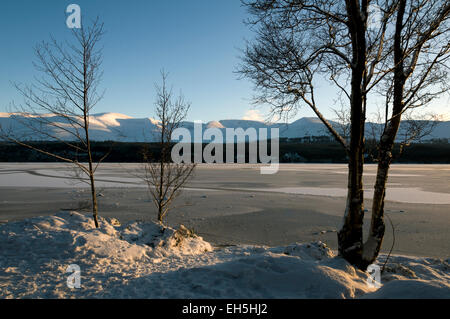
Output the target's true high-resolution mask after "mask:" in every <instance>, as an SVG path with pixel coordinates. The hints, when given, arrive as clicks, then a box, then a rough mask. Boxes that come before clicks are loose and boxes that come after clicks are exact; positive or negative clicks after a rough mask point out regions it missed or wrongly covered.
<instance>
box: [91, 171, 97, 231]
mask: <svg viewBox="0 0 450 319" xmlns="http://www.w3.org/2000/svg"><path fill="white" fill-rule="evenodd" d="M89 171H90V172H92V163H91V162H90V163H89ZM89 178H90V180H91V195H92V217H93V218H94V223H95V228H98V204H97V193H96V191H95V183H94V175H93V174H92V173H90V174H89Z"/></svg>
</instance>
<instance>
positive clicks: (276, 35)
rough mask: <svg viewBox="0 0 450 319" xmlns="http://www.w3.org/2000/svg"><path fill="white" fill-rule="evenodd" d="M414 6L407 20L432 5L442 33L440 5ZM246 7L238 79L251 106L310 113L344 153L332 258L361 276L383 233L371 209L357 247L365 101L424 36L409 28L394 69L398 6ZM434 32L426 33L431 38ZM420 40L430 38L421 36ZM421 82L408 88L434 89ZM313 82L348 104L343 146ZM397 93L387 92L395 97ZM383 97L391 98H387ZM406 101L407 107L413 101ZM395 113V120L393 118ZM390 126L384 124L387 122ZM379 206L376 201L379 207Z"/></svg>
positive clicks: (363, 2)
mask: <svg viewBox="0 0 450 319" xmlns="http://www.w3.org/2000/svg"><path fill="white" fill-rule="evenodd" d="M416 2H417V3H419V4H418V5H417V6H416V9H415V10H416V11H413V12H417V11H419V12H421V13H422V14H426V10H424V7H423V3H433V5H436V6H437V7H438V6H439V4H440V5H441V7H442V8H443V10H441V11H439V10H438V11H439V12H440V13H436V12H437V11H436V12H435V13H432V14H431V15H430V18H429V19H428V22H430V25H431V26H432V28H431V29H433V28H437V26H439V25H441V22H442V21H443V19H444V18H445V17H446V14H447V13H446V10H445V7H446V3H445V1H431V0H430V1H428V0H421V1H419V0H418V1H416ZM244 4H245V5H246V6H247V7H248V9H249V12H250V13H251V15H252V18H251V19H250V20H249V21H248V22H249V24H250V26H251V27H252V28H254V29H255V31H256V35H257V36H256V39H255V40H254V41H253V42H252V43H248V45H247V48H246V49H245V51H244V54H243V65H242V66H241V67H240V70H239V71H240V73H241V74H242V75H243V76H245V77H247V78H250V79H251V80H252V81H253V82H254V83H255V86H256V89H257V90H258V92H259V93H260V94H259V95H258V96H257V98H256V99H255V102H256V103H267V104H269V105H272V111H273V112H275V113H285V112H290V111H291V110H295V109H297V108H298V107H301V106H302V105H305V106H307V107H309V108H311V109H312V110H313V111H314V112H315V114H316V115H317V117H318V118H319V119H320V120H321V121H322V122H323V124H324V125H325V126H326V127H327V128H328V130H329V131H330V134H331V135H332V136H334V138H335V139H336V141H337V142H338V143H340V144H341V145H342V147H343V148H344V149H345V151H346V152H347V156H348V158H349V165H348V183H347V185H348V193H347V204H346V208H345V213H344V221H343V225H342V227H341V229H340V231H339V232H338V250H339V254H340V255H341V256H343V257H344V258H345V259H346V260H348V261H349V262H350V263H352V264H354V265H356V266H358V267H359V268H361V269H365V268H366V267H367V266H368V265H369V264H370V263H371V262H372V261H373V260H374V258H373V257H374V256H375V258H376V256H377V255H378V252H379V249H378V250H377V249H374V247H376V246H377V245H378V244H379V243H380V236H381V238H382V234H381V233H382V232H384V228H383V229H382V231H381V228H382V227H381V225H383V227H384V224H381V223H380V218H379V216H380V215H379V214H378V213H376V211H379V210H378V209H375V208H374V210H373V212H375V213H373V215H372V226H371V229H372V230H371V235H370V237H371V238H369V241H368V242H366V243H363V232H362V229H363V227H362V226H363V217H364V187H363V168H364V146H365V124H366V113H367V99H368V95H369V93H371V92H373V93H374V94H375V93H376V91H375V90H376V89H377V88H379V87H380V85H381V84H382V83H385V82H383V81H389V80H388V79H389V75H392V74H394V75H393V76H392V78H393V80H392V81H393V82H391V83H397V82H398V81H399V80H395V69H396V68H398V66H399V62H398V61H400V60H402V59H405V57H406V55H407V56H408V57H414V53H413V52H419V53H420V52H423V48H424V46H423V45H417V44H413V42H416V43H421V42H422V41H423V40H419V41H418V42H417V41H413V38H414V37H415V34H422V32H423V30H427V29H426V28H424V29H423V30H422V31H419V30H418V29H416V30H414V31H412V30H410V29H409V27H407V29H408V33H407V34H405V35H404V37H405V38H404V39H403V41H404V42H403V43H404V44H406V45H410V46H412V48H414V50H412V51H410V52H405V51H402V52H403V53H405V54H406V55H403V58H400V60H398V61H397V62H396V63H392V61H394V60H395V54H394V52H395V50H394V49H393V48H394V43H395V38H394V37H392V36H390V32H391V30H392V29H395V24H396V21H397V20H398V18H397V17H396V15H398V13H399V12H400V11H401V10H400V8H401V1H399V0H372V1H371V0H345V1H344V0H252V1H244ZM375 6H377V8H379V14H380V16H379V21H378V24H377V25H376V26H375V27H374V26H373V25H369V22H368V21H369V18H370V15H371V14H372V13H371V12H372V10H371V9H372V8H373V7H375ZM447 6H448V5H447ZM413 12H412V13H413ZM416 18H417V16H414V15H413V16H411V18H410V19H411V21H415V22H416V23H417V21H416V20H415V19H416ZM400 23H401V22H400ZM393 25H394V28H393ZM422 26H423V25H422ZM431 29H430V30H431ZM414 32H418V33H414ZM433 32H434V31H431V35H430V37H431V38H432V37H433V34H434V33H433ZM425 34H430V32H428V31H426V32H425ZM446 34H447V42H446V43H444V47H445V45H447V46H448V33H446ZM418 38H422V36H418ZM408 39H409V40H408ZM410 40H411V42H410ZM444 51H445V50H444ZM439 52H440V51H439ZM410 54H411V55H410ZM438 55H440V54H438ZM440 58H442V56H440ZM440 58H438V61H439V59H440ZM412 60H415V59H414V58H413V59H412ZM424 65H425V64H424ZM423 75H424V80H423V81H420V80H418V81H419V82H417V80H416V79H415V80H414V81H415V82H416V83H420V82H426V83H428V84H429V85H432V84H433V80H432V79H431V78H430V73H429V72H426V71H425V72H424V73H423ZM318 78H326V79H329V80H330V82H331V83H332V84H333V85H334V86H336V87H337V88H338V89H339V90H340V91H341V92H342V94H343V95H344V96H345V97H347V102H348V106H349V107H348V108H349V113H350V138H349V141H348V142H347V139H346V138H345V137H344V136H342V135H341V134H340V132H339V131H338V129H337V128H335V127H333V125H332V124H331V123H330V122H329V121H328V120H327V119H326V118H325V117H324V116H323V114H322V113H321V112H320V110H319V107H320V106H319V105H318V104H317V102H316V92H315V85H316V82H317V79H318ZM419 78H420V77H419ZM392 85H394V84H392ZM397 85H399V84H397ZM400 86H401V85H400ZM416 86H417V84H416V85H412V86H411V87H410V88H411V93H414V92H415V89H414V88H415V87H416ZM398 90H399V89H398V88H393V89H392V94H393V96H395V94H394V92H396V91H398ZM384 93H385V95H387V96H390V94H389V92H388V94H386V92H384ZM403 93H404V92H403ZM403 93H402V94H403ZM435 93H436V94H438V92H435ZM397 94H398V92H397ZM402 94H401V95H402ZM413 95H414V94H413ZM427 96H428V97H429V95H424V96H423V98H422V99H420V100H421V101H422V102H426V101H427ZM416 97H417V96H416ZM409 100H410V102H412V101H416V100H417V99H416V98H411V99H409ZM397 113H398V112H394V115H395V114H397ZM393 118H394V117H392V118H391V119H390V118H387V120H390V122H392V119H393ZM397 120H400V117H399V116H396V117H395V121H397ZM386 122H387V121H386ZM399 123H400V122H398V124H399ZM393 124H394V123H393ZM395 124H396V123H395ZM390 125H391V124H388V126H390ZM395 126H396V125H395ZM397 129H398V127H397ZM393 132H394V133H392V132H391V133H387V135H389V139H388V140H386V137H385V138H384V140H385V141H386V142H387V145H389V147H388V149H387V151H388V152H389V153H390V149H391V145H393V143H394V141H395V136H396V132H397V130H395V129H394V130H393ZM382 144H383V143H382V142H380V149H382V148H384V149H386V145H382ZM379 157H380V156H379ZM381 157H382V156H381ZM381 157H380V158H381ZM388 166H389V165H387V167H388ZM385 173H387V171H385ZM382 174H384V173H383V172H382V170H379V176H378V177H377V185H376V188H377V187H379V189H380V190H382V191H381V192H380V193H381V194H382V196H381V197H382V198H383V199H382V201H383V203H384V193H385V188H386V183H385V181H386V178H387V176H386V178H385V177H384V176H381V175H382ZM377 196H378V195H377ZM381 203H382V202H381V201H379V204H380V205H381ZM377 231H378V233H377ZM374 238H376V239H374ZM375 242H376V243H377V245H375V244H374V243H375ZM378 248H379V247H378Z"/></svg>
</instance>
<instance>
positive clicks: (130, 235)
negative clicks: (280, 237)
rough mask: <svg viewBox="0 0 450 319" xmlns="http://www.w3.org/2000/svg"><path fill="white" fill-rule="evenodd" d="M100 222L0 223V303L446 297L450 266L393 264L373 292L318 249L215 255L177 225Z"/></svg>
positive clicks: (249, 249) (72, 218)
mask: <svg viewBox="0 0 450 319" xmlns="http://www.w3.org/2000/svg"><path fill="white" fill-rule="evenodd" d="M100 224H101V225H100V226H101V227H100V228H99V229H95V227H94V225H93V221H92V219H91V218H89V217H86V216H84V215H82V214H79V213H77V212H63V213H59V214H57V215H55V216H49V217H37V218H32V219H28V220H24V221H20V222H10V223H7V224H4V225H1V226H0V298H450V266H449V262H450V259H447V260H439V259H433V258H417V257H406V256H393V257H391V258H390V260H389V262H388V264H387V267H386V271H385V272H384V273H383V274H382V277H381V282H382V287H381V288H379V289H377V288H373V287H371V286H369V285H368V284H367V278H368V274H366V273H364V272H362V271H359V270H356V269H355V268H354V267H352V266H351V265H349V264H348V263H347V262H345V261H344V260H343V259H341V258H339V257H336V256H335V254H334V252H333V251H332V250H330V249H329V248H328V247H326V245H325V244H323V243H320V242H318V243H310V244H293V245H290V246H287V247H275V248H268V247H256V246H244V245H240V246H233V247H227V248H220V249H219V248H214V247H212V246H211V245H210V244H209V243H207V242H205V241H204V240H203V239H202V238H201V237H198V236H196V235H195V234H193V233H192V232H191V231H190V230H188V229H186V228H184V227H180V229H178V230H174V229H171V228H166V229H163V228H161V227H160V226H159V225H157V224H153V223H141V222H135V223H131V224H129V225H120V223H119V222H118V221H117V220H114V219H108V220H106V219H103V218H101V220H100ZM382 259H383V256H382V257H381V260H380V264H381V263H382V262H383V260H382ZM71 264H76V265H78V266H79V267H80V270H81V287H80V288H78V289H77V288H69V287H68V286H67V278H68V277H69V276H70V275H71V274H72V272H66V270H67V268H68V266H69V265H71Z"/></svg>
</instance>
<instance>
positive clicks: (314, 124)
mask: <svg viewBox="0 0 450 319" xmlns="http://www.w3.org/2000/svg"><path fill="white" fill-rule="evenodd" d="M44 119H45V122H42V120H38V118H37V117H32V116H31V117H30V116H26V117H25V116H23V115H21V114H12V113H0V126H1V128H2V130H3V131H9V132H13V134H14V135H15V136H17V137H19V138H21V139H30V140H51V138H50V136H56V137H58V139H62V140H73V139H74V133H75V130H74V128H73V127H72V126H71V125H70V123H69V121H68V120H67V119H64V118H62V117H60V116H56V115H54V114H46V115H45V116H44ZM331 123H332V124H333V125H334V126H335V127H336V128H339V125H338V124H337V123H335V122H332V121H331ZM201 126H202V130H203V132H204V131H205V130H206V129H208V128H215V129H219V130H220V131H221V132H222V134H223V136H224V137H225V136H226V129H227V128H228V129H237V128H242V129H244V130H248V129H251V128H254V129H255V130H256V132H258V131H259V129H260V128H267V129H268V133H269V136H270V129H271V128H278V129H279V134H280V137H282V138H283V137H284V138H304V137H317V136H328V135H329V134H328V131H327V129H326V127H325V126H324V125H323V124H322V122H321V121H320V120H319V119H318V118H312V117H304V118H301V119H299V120H297V121H295V122H292V123H273V124H270V123H264V122H259V121H249V120H220V121H211V122H208V123H202V125H201ZM31 127H35V128H39V129H40V130H41V131H44V132H48V134H36V132H35V131H34V130H32V129H31ZM158 127H159V122H158V121H157V120H154V119H152V118H133V117H130V116H127V115H124V114H119V113H101V114H94V115H91V117H90V133H89V134H90V136H91V139H92V140H96V141H106V140H114V141H122V142H150V141H155V140H156V139H157V137H158V131H159V130H158ZM182 127H184V128H186V129H188V130H189V131H190V133H191V136H192V138H194V127H195V123H194V122H183V124H182ZM366 127H367V132H366V134H367V136H368V137H370V136H372V132H373V131H376V132H381V125H380V124H375V123H368V124H367V125H366ZM404 127H406V125H403V128H404ZM402 132H403V130H402V129H401V130H400V132H399V136H402ZM80 134H81V135H83V132H80ZM433 138H444V139H450V121H447V122H439V123H438V124H437V125H436V126H435V127H434V129H433V131H432V133H431V134H430V135H428V136H426V137H425V138H424V139H425V140H429V139H433Z"/></svg>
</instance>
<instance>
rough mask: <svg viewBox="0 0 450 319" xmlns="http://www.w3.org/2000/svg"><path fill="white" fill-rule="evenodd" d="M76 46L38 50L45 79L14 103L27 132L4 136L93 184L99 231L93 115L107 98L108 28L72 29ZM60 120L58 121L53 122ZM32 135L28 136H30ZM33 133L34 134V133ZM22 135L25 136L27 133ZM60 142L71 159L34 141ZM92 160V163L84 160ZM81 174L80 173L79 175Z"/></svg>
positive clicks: (15, 113)
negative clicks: (102, 88) (102, 86)
mask: <svg viewBox="0 0 450 319" xmlns="http://www.w3.org/2000/svg"><path fill="white" fill-rule="evenodd" d="M72 35H73V39H74V41H73V42H66V43H65V44H61V43H59V42H58V41H56V40H55V39H54V38H52V39H51V41H50V42H42V43H40V44H38V45H37V46H36V48H35V54H36V57H37V62H36V63H35V64H34V66H35V68H36V69H37V70H38V71H39V72H40V73H41V74H42V77H41V78H36V83H35V84H32V85H21V84H15V87H16V88H17V90H18V91H19V92H20V94H21V95H22V97H23V98H24V102H23V104H15V103H12V106H11V109H12V110H11V111H12V113H13V114H12V115H11V117H13V118H14V119H15V121H16V122H17V124H19V125H21V126H22V127H23V128H24V131H22V132H15V131H14V130H11V129H9V128H5V127H2V128H1V137H2V138H3V139H4V140H6V141H10V142H13V143H16V144H18V145H21V146H23V147H26V148H29V149H32V150H34V151H37V152H40V153H42V154H45V155H48V156H51V157H53V158H55V159H58V160H60V161H62V162H66V163H70V164H73V165H74V167H75V169H76V170H78V173H81V174H82V176H80V178H81V180H82V181H86V182H87V183H88V184H89V185H90V189H91V196H92V214H93V218H94V222H95V226H96V227H98V219H97V216H98V204H97V194H96V189H95V178H94V176H95V172H96V170H97V167H98V165H99V163H100V162H101V161H102V160H103V159H104V158H105V157H106V156H107V154H105V155H104V156H103V157H102V158H100V159H98V162H97V163H94V157H93V154H92V149H91V139H90V136H89V128H90V127H89V119H90V118H89V116H90V113H91V111H92V109H93V108H94V107H95V105H96V104H97V103H98V102H99V101H100V99H101V98H102V96H103V94H99V93H98V84H99V81H100V79H101V76H102V71H101V62H102V51H101V48H100V47H99V42H100V41H101V38H102V35H103V24H102V23H100V22H99V20H98V19H97V20H95V21H94V22H93V23H92V24H91V25H90V26H89V27H84V26H82V27H81V28H80V29H72ZM55 116H56V117H57V118H58V120H57V121H55V120H54V118H53V119H52V117H55ZM27 132H28V133H27ZM30 132H31V133H30ZM22 133H23V134H22ZM36 140H41V141H43V140H45V141H58V142H60V143H63V144H64V145H65V146H67V153H66V154H62V155H61V154H56V153H53V152H51V151H49V150H46V149H45V148H44V147H40V146H36V144H34V143H32V141H36ZM80 156H83V157H84V158H87V163H82V162H80V161H79V157H80ZM78 173H77V174H78Z"/></svg>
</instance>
